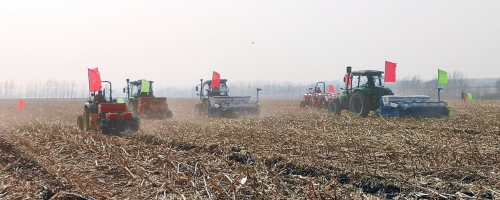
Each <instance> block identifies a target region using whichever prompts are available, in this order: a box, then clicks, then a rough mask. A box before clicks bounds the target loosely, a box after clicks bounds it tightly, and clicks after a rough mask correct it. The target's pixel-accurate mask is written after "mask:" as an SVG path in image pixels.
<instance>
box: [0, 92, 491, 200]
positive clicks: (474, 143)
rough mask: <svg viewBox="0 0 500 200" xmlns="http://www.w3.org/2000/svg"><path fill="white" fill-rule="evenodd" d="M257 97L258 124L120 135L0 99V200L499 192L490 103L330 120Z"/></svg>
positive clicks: (76, 105) (183, 116)
mask: <svg viewBox="0 0 500 200" xmlns="http://www.w3.org/2000/svg"><path fill="white" fill-rule="evenodd" d="M299 101H300V100H262V102H261V105H262V110H261V118H259V119H215V118H211V117H200V116H196V115H195V114H194V104H195V103H197V100H182V99H171V100H169V105H170V108H171V110H172V112H173V114H174V118H173V119H169V120H164V121H160V120H149V121H146V120H143V121H141V127H140V129H141V130H140V131H139V132H129V133H127V134H125V135H123V136H121V137H118V136H108V135H101V134H99V133H94V132H83V131H80V130H78V128H77V126H76V116H77V115H78V114H80V113H81V112H82V110H83V105H84V100H25V104H26V107H25V110H22V111H18V110H17V109H16V101H15V100H0V108H1V110H2V112H1V113H0V119H1V120H0V199H2V198H4V199H23V198H26V197H29V198H33V199H171V198H173V199H184V198H185V199H267V198H269V199H304V198H308V199H390V198H393V199H417V198H431V199H440V198H442V199H447V198H451V199H456V198H480V199H494V198H499V197H500V174H499V173H500V169H499V167H500V165H499V163H500V101H471V102H461V101H450V102H449V105H450V106H451V107H452V109H451V116H450V118H447V119H432V120H424V119H422V120H417V119H393V118H377V117H375V116H373V115H370V116H369V117H368V118H367V119H363V118H359V117H355V116H353V115H352V114H350V113H348V112H346V111H344V112H343V114H342V116H341V117H338V116H331V115H328V114H327V111H326V110H315V109H309V108H305V109H300V108H299Z"/></svg>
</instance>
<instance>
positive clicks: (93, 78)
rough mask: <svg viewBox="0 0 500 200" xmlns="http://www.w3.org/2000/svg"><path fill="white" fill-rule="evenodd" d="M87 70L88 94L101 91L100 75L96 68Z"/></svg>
mask: <svg viewBox="0 0 500 200" xmlns="http://www.w3.org/2000/svg"><path fill="white" fill-rule="evenodd" d="M88 70H89V90H90V92H97V91H99V90H101V88H102V83H101V73H99V70H98V69H97V67H96V68H94V69H88Z"/></svg>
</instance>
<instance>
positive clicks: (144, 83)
mask: <svg viewBox="0 0 500 200" xmlns="http://www.w3.org/2000/svg"><path fill="white" fill-rule="evenodd" d="M149 85H150V83H149V81H147V80H144V79H142V82H141V93H148V92H149Z"/></svg>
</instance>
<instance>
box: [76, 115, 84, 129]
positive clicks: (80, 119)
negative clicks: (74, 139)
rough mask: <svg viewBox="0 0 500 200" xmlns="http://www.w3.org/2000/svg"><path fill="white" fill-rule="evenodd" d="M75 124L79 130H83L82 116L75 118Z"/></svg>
mask: <svg viewBox="0 0 500 200" xmlns="http://www.w3.org/2000/svg"><path fill="white" fill-rule="evenodd" d="M76 124H78V128H79V129H80V130H83V116H81V115H80V116H78V117H76Z"/></svg>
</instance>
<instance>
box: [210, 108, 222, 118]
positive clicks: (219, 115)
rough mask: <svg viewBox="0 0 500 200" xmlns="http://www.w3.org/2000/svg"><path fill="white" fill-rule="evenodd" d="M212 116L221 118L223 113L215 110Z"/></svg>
mask: <svg viewBox="0 0 500 200" xmlns="http://www.w3.org/2000/svg"><path fill="white" fill-rule="evenodd" d="M212 115H213V116H214V117H217V118H221V116H222V113H221V111H220V110H219V109H215V110H214V112H213V114H212Z"/></svg>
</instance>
